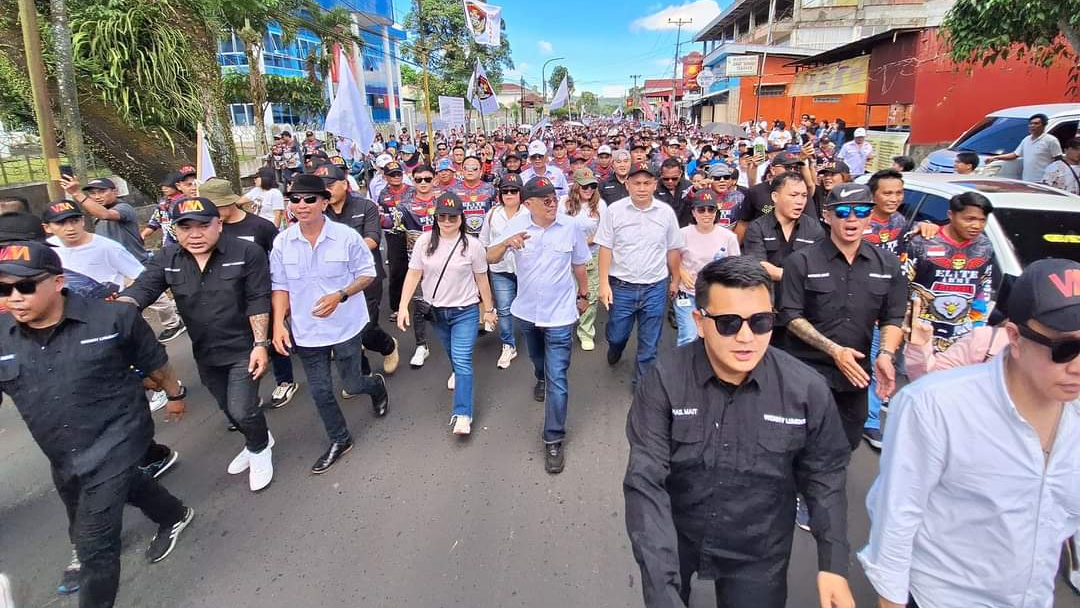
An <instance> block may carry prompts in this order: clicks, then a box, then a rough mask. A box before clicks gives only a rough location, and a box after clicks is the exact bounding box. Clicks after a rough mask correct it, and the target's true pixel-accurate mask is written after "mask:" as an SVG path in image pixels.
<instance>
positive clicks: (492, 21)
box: [462, 0, 502, 46]
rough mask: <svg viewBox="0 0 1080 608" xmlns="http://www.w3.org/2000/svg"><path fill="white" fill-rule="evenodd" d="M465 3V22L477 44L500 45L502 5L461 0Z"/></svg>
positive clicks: (474, 0)
mask: <svg viewBox="0 0 1080 608" xmlns="http://www.w3.org/2000/svg"><path fill="white" fill-rule="evenodd" d="M462 3H463V4H464V5H465V24H466V25H468V26H469V31H470V32H472V35H473V40H475V41H476V43H477V44H486V45H488V46H500V44H501V40H500V38H501V34H502V7H501V6H495V5H494V4H484V3H483V2H477V1H476V0H462Z"/></svg>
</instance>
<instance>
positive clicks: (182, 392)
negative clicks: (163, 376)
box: [165, 384, 187, 401]
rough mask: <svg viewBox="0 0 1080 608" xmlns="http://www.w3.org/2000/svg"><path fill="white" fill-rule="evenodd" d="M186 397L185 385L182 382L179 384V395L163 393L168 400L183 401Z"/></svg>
mask: <svg viewBox="0 0 1080 608" xmlns="http://www.w3.org/2000/svg"><path fill="white" fill-rule="evenodd" d="M186 398H187V387H186V386H184V385H183V384H181V385H180V394H179V395H165V399H166V400H168V401H183V400H184V399H186Z"/></svg>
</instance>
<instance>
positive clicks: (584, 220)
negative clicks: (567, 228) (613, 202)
mask: <svg viewBox="0 0 1080 608" xmlns="http://www.w3.org/2000/svg"><path fill="white" fill-rule="evenodd" d="M567 198H569V197H567ZM596 211H597V213H596V217H593V216H592V215H591V212H590V208H589V204H588V203H582V204H581V209H578V212H577V215H575V216H573V217H574V219H576V220H577V221H578V222H579V223H580V224H581V227H582V229H583V230H584V231H585V238H586V239H587V238H589V237H590V236H593V235H594V234H596V231H597V230H598V229H599V228H600V218H601V217H603V216H604V213H606V212H607V203H606V202H604V199H600V204H599V205H597V207H596ZM559 213H562V214H564V215H569V213H567V210H566V199H562V200H560V201H559ZM589 251H590V252H591V253H593V254H595V253H596V252H597V251H600V245H597V244H596V243H595V242H593V244H592V245H589Z"/></svg>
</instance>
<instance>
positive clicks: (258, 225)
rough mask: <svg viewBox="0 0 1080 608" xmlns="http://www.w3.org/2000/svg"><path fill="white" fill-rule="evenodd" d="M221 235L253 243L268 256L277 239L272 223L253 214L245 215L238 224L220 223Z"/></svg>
mask: <svg viewBox="0 0 1080 608" xmlns="http://www.w3.org/2000/svg"><path fill="white" fill-rule="evenodd" d="M221 234H222V236H226V237H231V238H237V239H242V240H245V241H247V242H249V243H255V244H256V245H258V246H259V248H261V249H262V250H263V251H264V252H265V253H266V255H268V256H269V255H270V250H271V249H273V248H274V239H275V238H277V234H278V231H277V228H275V227H274V222H271V221H270V220H268V219H266V218H264V217H259V216H257V215H255V214H254V213H247V214H245V215H244V219H242V220H240V221H239V222H232V223H230V224H226V223H222V224H221Z"/></svg>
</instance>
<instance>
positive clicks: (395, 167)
mask: <svg viewBox="0 0 1080 608" xmlns="http://www.w3.org/2000/svg"><path fill="white" fill-rule="evenodd" d="M382 171H383V175H390V174H391V173H399V174H401V175H404V174H405V170H404V169H402V168H401V163H399V162H397V161H396V160H392V161H390V162H388V163H386V165H384V166H383V169H382Z"/></svg>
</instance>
